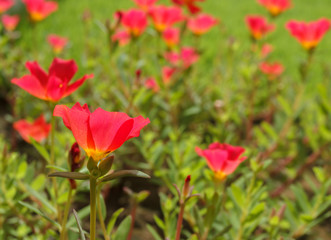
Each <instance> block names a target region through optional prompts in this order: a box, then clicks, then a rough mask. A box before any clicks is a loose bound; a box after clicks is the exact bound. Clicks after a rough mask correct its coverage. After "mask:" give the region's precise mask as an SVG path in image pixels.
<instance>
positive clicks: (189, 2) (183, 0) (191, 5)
mask: <svg viewBox="0 0 331 240" xmlns="http://www.w3.org/2000/svg"><path fill="white" fill-rule="evenodd" d="M204 1H205V0H172V2H173V3H175V4H177V5H179V6H186V7H187V8H188V10H189V11H190V12H191V13H192V14H196V13H198V12H200V10H201V9H200V8H199V7H198V6H197V5H196V3H195V2H204Z"/></svg>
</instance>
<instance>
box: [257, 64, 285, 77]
mask: <svg viewBox="0 0 331 240" xmlns="http://www.w3.org/2000/svg"><path fill="white" fill-rule="evenodd" d="M260 70H261V72H263V73H264V74H266V75H267V76H268V77H269V78H270V79H271V80H272V79H275V78H277V77H279V76H280V75H281V74H282V73H283V72H284V67H283V65H282V64H281V63H279V62H274V63H268V62H263V63H261V64H260Z"/></svg>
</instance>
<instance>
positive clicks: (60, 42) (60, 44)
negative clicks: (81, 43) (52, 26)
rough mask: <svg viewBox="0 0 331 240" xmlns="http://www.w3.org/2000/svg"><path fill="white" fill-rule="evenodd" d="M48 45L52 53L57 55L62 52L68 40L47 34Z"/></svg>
mask: <svg viewBox="0 0 331 240" xmlns="http://www.w3.org/2000/svg"><path fill="white" fill-rule="evenodd" d="M47 41H48V43H49V44H50V45H51V46H52V48H53V51H54V53H56V54H58V53H60V52H62V50H63V48H64V47H65V46H66V45H67V43H68V38H65V37H60V36H58V35H55V34H49V35H48V36H47Z"/></svg>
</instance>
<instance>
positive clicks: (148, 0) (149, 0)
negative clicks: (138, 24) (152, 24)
mask: <svg viewBox="0 0 331 240" xmlns="http://www.w3.org/2000/svg"><path fill="white" fill-rule="evenodd" d="M133 1H134V2H135V3H136V4H137V6H138V7H140V8H141V9H142V10H144V11H145V12H147V11H148V10H149V9H150V8H151V7H152V6H153V5H154V4H155V3H156V1H157V0H133Z"/></svg>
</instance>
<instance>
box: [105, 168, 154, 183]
mask: <svg viewBox="0 0 331 240" xmlns="http://www.w3.org/2000/svg"><path fill="white" fill-rule="evenodd" d="M122 177H140V178H151V177H150V176H149V175H147V174H146V173H143V172H140V171H138V170H120V171H116V172H114V173H111V174H109V175H106V176H105V177H103V178H102V179H101V182H108V181H111V180H113V179H116V178H122Z"/></svg>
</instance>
